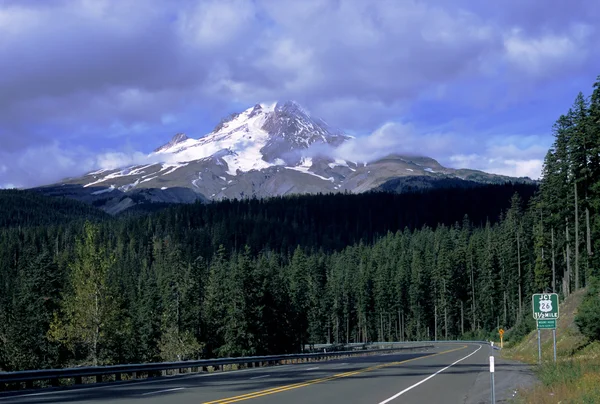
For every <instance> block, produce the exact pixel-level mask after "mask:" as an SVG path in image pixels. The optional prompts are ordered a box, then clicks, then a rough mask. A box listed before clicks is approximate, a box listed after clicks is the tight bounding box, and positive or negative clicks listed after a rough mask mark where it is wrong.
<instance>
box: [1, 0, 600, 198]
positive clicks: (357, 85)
mask: <svg viewBox="0 0 600 404" xmlns="http://www.w3.org/2000/svg"><path fill="white" fill-rule="evenodd" d="M141 3H142V2H140V1H139V0H68V1H66V0H0V187H11V186H18V187H30V186H36V185H41V184H45V183H50V182H54V181H58V180H60V179H61V178H64V177H66V176H74V175H79V174H82V173H84V172H86V171H89V170H91V169H95V168H100V167H108V166H110V167H113V166H118V165H125V164H130V163H134V162H136V161H140V160H141V159H143V156H144V155H145V154H147V153H148V152H150V151H152V150H153V149H154V148H156V147H158V146H160V145H162V144H164V143H166V142H167V141H168V140H169V139H170V138H171V137H172V136H173V135H174V134H175V133H177V132H185V133H187V134H188V136H190V137H196V138H197V137H201V136H203V135H205V134H206V133H208V132H210V131H211V130H212V128H213V127H214V126H215V125H216V124H217V123H218V121H219V120H220V119H221V118H222V117H223V116H225V115H227V114H228V113H230V112H234V111H239V110H242V109H245V108H247V107H249V106H252V105H254V104H256V103H259V102H268V101H273V100H285V99H293V100H296V101H298V102H299V103H301V104H302V105H303V106H304V107H305V108H306V109H308V110H309V111H310V112H311V113H313V114H314V115H317V116H320V117H322V118H324V119H325V120H326V121H327V122H329V123H330V124H332V125H334V126H337V127H339V128H342V129H344V130H346V131H348V133H351V134H354V135H355V136H357V138H358V144H359V146H360V147H355V148H354V149H353V150H354V152H355V153H356V154H357V156H356V157H357V158H360V157H365V156H367V157H376V156H378V155H381V154H384V153H388V152H390V151H394V152H397V153H403V152H405V153H420V154H425V155H428V156H430V157H433V158H436V159H438V160H439V161H440V162H441V163H442V164H445V165H447V166H452V167H468V168H476V169H482V170H486V171H490V172H496V173H501V174H508V175H519V176H521V175H527V176H530V177H536V178H537V177H539V174H540V169H541V164H542V161H543V158H544V155H545V153H546V150H547V149H548V147H549V146H550V144H551V143H552V137H551V127H552V124H553V122H554V121H555V120H556V119H557V118H558V116H559V115H560V114H562V113H565V112H566V111H567V109H568V108H569V106H570V105H571V103H572V101H573V100H574V98H575V96H576V95H577V93H578V92H579V91H583V92H584V94H586V95H587V94H589V92H590V89H591V85H592V83H593V82H594V81H595V79H596V77H597V76H598V75H599V74H600V56H598V55H600V41H598V40H597V38H598V35H599V32H598V29H599V28H598V23H597V21H600V2H598V1H596V0H585V1H584V0H572V1H569V2H565V1H562V0H560V1H559V0H546V1H529V0H505V1H494V2H487V1H466V0H457V1H450V0H423V1H402V0H372V1H366V0H302V1H296V0H294V1H292V0H288V1H286V0H206V1H192V0H175V1H150V2H143V6H141Z"/></svg>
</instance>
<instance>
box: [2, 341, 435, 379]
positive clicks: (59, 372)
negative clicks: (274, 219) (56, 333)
mask: <svg viewBox="0 0 600 404" xmlns="http://www.w3.org/2000/svg"><path fill="white" fill-rule="evenodd" d="M427 343H428V342H421V341H419V342H412V343H389V342H388V343H377V344H369V345H370V346H389V347H388V348H378V349H366V350H352V351H336V352H319V353H305V354H290V355H270V356H250V357H239V358H219V359H202V360H191V361H180V362H159V363H146V364H129V365H111V366H90V367H77V368H67V369H41V370H27V371H19V372H0V387H2V385H6V387H7V388H8V387H9V386H11V385H13V387H16V388H17V389H18V388H20V387H21V386H20V384H21V383H23V382H24V383H25V384H26V388H32V387H33V382H34V381H42V380H46V381H50V385H51V386H53V387H58V386H60V379H74V380H75V384H82V381H83V380H82V378H84V377H95V379H96V382H97V383H101V382H102V381H103V376H106V375H114V376H115V380H116V381H120V380H122V375H123V374H127V375H129V376H130V378H131V379H136V378H138V376H139V375H140V374H147V375H148V377H153V376H157V375H162V374H163V372H166V371H168V370H177V371H180V370H182V369H189V370H190V373H194V372H207V371H208V368H209V367H213V369H214V370H219V369H220V370H223V367H224V366H227V365H245V366H246V367H260V366H270V365H277V364H285V363H299V362H307V361H309V360H330V359H335V358H340V357H349V356H365V355H370V354H378V353H384V352H393V351H401V350H411V349H422V348H432V347H433V345H423V344H427ZM419 344H420V345H419ZM399 345H403V346H399ZM325 350H326V348H325Z"/></svg>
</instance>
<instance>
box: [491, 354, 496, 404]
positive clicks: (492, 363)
mask: <svg viewBox="0 0 600 404" xmlns="http://www.w3.org/2000/svg"><path fill="white" fill-rule="evenodd" d="M490 383H491V387H492V389H491V390H492V404H495V403H496V388H495V386H494V356H490Z"/></svg>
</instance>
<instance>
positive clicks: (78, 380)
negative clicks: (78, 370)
mask: <svg viewBox="0 0 600 404" xmlns="http://www.w3.org/2000/svg"><path fill="white" fill-rule="evenodd" d="M82 383H83V380H82V377H81V376H75V384H82Z"/></svg>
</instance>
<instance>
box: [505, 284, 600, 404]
mask: <svg viewBox="0 0 600 404" xmlns="http://www.w3.org/2000/svg"><path fill="white" fill-rule="evenodd" d="M590 299H591V300H596V302H595V303H596V304H598V303H600V297H599V296H598V291H597V290H593V291H591V290H589V289H587V288H586V289H582V290H579V291H577V292H575V293H573V294H572V295H571V296H569V297H568V298H567V299H565V300H564V301H563V302H562V303H561V305H560V319H559V321H558V324H557V330H556V352H557V364H554V361H553V343H552V342H553V341H552V331H551V330H542V331H541V341H542V364H541V365H540V366H537V363H538V344H537V330H534V331H531V332H530V333H529V334H528V335H527V336H526V337H525V338H524V339H523V340H522V341H520V342H517V343H514V344H511V343H510V341H508V343H507V346H506V349H505V350H503V351H502V355H503V356H504V357H507V358H510V359H515V360H519V361H522V362H526V363H531V364H533V365H536V366H535V370H536V373H537V375H538V377H539V379H540V380H541V382H542V383H541V384H540V385H537V386H535V387H534V388H532V389H529V390H527V391H523V392H521V394H519V396H520V397H521V399H520V400H521V401H520V402H523V403H531V404H550V403H559V402H560V403H564V404H568V403H572V404H580V403H581V404H586V403H590V404H591V403H598V402H599V401H600V341H598V340H595V339H594V338H591V337H590V336H587V335H584V334H583V333H582V332H581V331H580V328H579V327H578V325H577V322H578V321H581V318H582V313H581V307H582V304H589V302H590ZM584 302H585V303H584ZM578 318H579V319H580V320H577V319H578ZM531 322H532V323H533V320H532V321H531ZM511 345H512V346H511Z"/></svg>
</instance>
